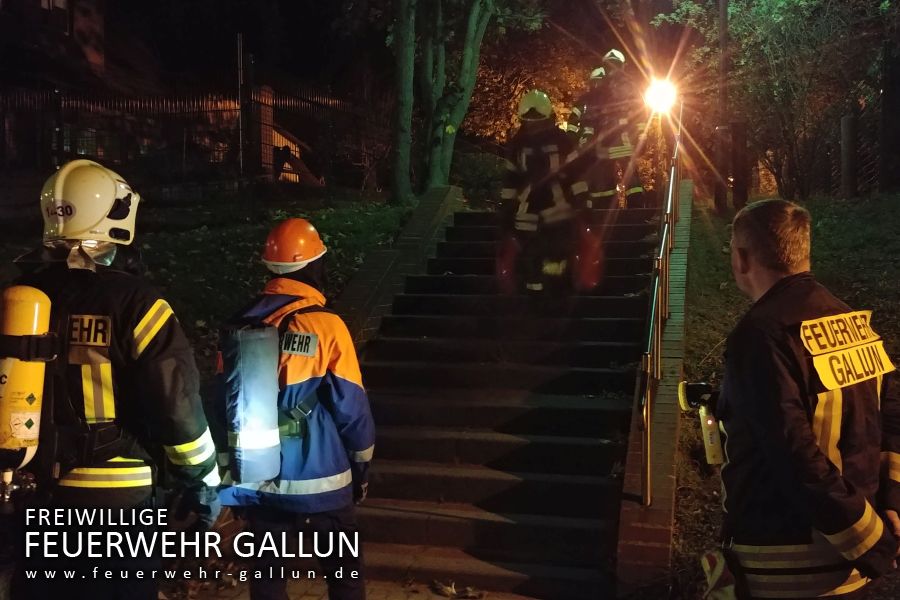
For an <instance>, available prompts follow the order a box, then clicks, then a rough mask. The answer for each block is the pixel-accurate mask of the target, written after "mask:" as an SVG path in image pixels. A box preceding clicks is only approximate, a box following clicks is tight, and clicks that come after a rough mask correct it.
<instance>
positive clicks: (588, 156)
mask: <svg viewBox="0 0 900 600" xmlns="http://www.w3.org/2000/svg"><path fill="white" fill-rule="evenodd" d="M642 107H643V104H642V101H641V95H640V93H638V91H637V86H635V85H634V83H633V81H632V80H631V78H630V77H629V74H628V73H627V72H626V70H625V55H624V54H622V52H620V51H619V50H610V51H609V52H607V53H606V55H605V56H604V57H603V66H602V67H597V68H596V69H594V70H593V71H592V72H591V77H590V80H589V84H588V91H587V92H586V93H585V94H584V95H583V96H582V97H581V98H579V100H578V102H576V103H575V106H573V107H572V110H571V113H570V115H569V123H568V126H567V132H568V134H569V136H570V139H572V140H573V142H574V143H577V144H578V146H579V157H580V160H579V163H580V164H582V165H583V169H584V173H585V178H586V180H587V182H588V185H589V187H590V192H589V194H590V198H589V206H590V207H592V208H625V207H626V206H630V207H632V208H634V207H639V206H641V205H642V203H643V193H644V188H643V185H642V184H641V181H640V178H639V177H638V173H637V167H636V163H635V156H636V155H637V154H638V153H639V147H640V143H639V142H640V140H641V138H642V137H643V135H644V131H643V130H644V127H645V124H644V122H643V120H642V118H641V116H642V115H643V108H642Z"/></svg>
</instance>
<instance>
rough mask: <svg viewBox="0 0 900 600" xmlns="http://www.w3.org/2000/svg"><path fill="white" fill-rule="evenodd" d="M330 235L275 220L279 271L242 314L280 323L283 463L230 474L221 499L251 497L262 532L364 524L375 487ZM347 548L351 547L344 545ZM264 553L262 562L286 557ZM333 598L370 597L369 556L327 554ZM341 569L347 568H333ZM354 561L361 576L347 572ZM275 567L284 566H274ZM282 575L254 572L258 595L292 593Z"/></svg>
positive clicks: (365, 411)
mask: <svg viewBox="0 0 900 600" xmlns="http://www.w3.org/2000/svg"><path fill="white" fill-rule="evenodd" d="M326 252H327V249H326V247H325V244H324V243H323V242H322V239H321V237H320V236H319V234H318V232H317V231H316V229H315V227H313V225H312V224H311V223H309V221H306V220H305V219H297V218H294V219H286V220H285V221H282V222H281V223H279V224H278V225H276V226H275V227H274V228H273V229H272V231H271V233H270V234H269V237H268V239H267V240H266V246H265V250H264V251H263V256H262V261H263V263H264V264H265V265H266V267H267V268H268V269H269V271H271V272H272V273H273V274H274V277H273V278H272V279H270V280H269V282H268V283H267V284H266V286H265V288H264V289H263V292H262V294H261V295H260V296H259V297H257V298H256V300H254V301H253V302H252V303H251V304H250V306H249V307H248V308H245V309H243V310H242V311H241V313H240V314H239V315H237V320H242V321H243V322H257V323H260V324H264V325H269V326H273V327H276V328H278V331H279V335H280V339H279V342H280V345H279V348H281V353H280V356H279V365H278V384H279V385H278V387H279V391H278V400H277V401H278V411H279V427H278V429H279V437H280V443H281V472H280V473H279V476H278V478H277V479H275V480H274V481H265V482H249V483H244V482H240V483H238V482H234V481H230V476H229V475H226V476H225V477H224V479H223V488H222V489H221V491H220V498H221V500H222V503H223V504H225V505H230V506H244V507H247V513H248V517H249V519H250V528H251V530H252V531H253V532H254V534H255V536H256V539H262V536H264V535H265V534H266V533H272V534H274V535H278V534H279V533H289V534H290V536H291V537H292V538H293V537H295V536H294V534H295V533H296V532H298V531H300V532H304V533H305V534H306V536H307V537H312V536H313V535H318V536H320V537H321V536H323V535H334V536H337V535H339V534H346V535H347V536H348V537H350V538H351V539H352V538H353V537H354V535H355V534H356V532H357V524H356V516H355V514H354V508H353V507H354V504H358V503H359V502H361V501H362V500H363V499H364V498H365V496H366V491H367V485H368V484H367V473H368V467H369V461H370V460H371V459H372V454H373V452H374V448H375V445H374V444H375V424H374V422H373V420H372V413H371V411H370V408H369V401H368V398H367V396H366V391H365V389H364V388H363V383H362V377H361V375H360V370H359V362H358V361H357V357H356V351H355V349H354V346H353V340H352V339H351V337H350V333H349V332H348V330H347V326H346V325H345V324H344V322H343V321H342V320H341V318H340V317H339V316H337V315H336V314H334V313H333V312H331V311H329V310H328V309H326V308H325V295H324V291H325V281H326V279H325V268H324V258H323V257H324V256H325V253H326ZM345 554H346V553H345ZM273 560H274V563H277V559H272V558H268V559H260V563H259V564H258V565H257V567H258V568H259V569H262V570H264V572H268V571H267V569H266V567H278V566H281V565H279V564H274V563H273ZM319 561H320V566H321V567H322V570H323V572H324V573H325V575H326V576H327V580H326V581H327V583H328V593H329V598H331V599H332V600H357V599H363V598H365V586H364V582H363V580H362V578H361V573H362V557H361V556H346V555H345V556H330V557H320V559H319ZM339 569H343V574H344V576H343V577H342V578H341V577H334V576H333V574H334V573H336V572H337V571H338V570H339ZM353 571H356V572H357V573H358V574H360V576H359V577H357V578H353V577H348V574H349V573H350V572H353ZM276 572H277V571H276ZM285 585H286V581H285V580H283V579H278V578H275V579H265V580H253V581H252V582H251V585H250V597H251V598H252V599H253V600H261V599H268V598H284V597H285Z"/></svg>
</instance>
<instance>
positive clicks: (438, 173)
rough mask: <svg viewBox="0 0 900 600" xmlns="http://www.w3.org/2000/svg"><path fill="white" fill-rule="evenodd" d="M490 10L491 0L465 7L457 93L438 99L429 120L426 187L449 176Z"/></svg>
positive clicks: (446, 179) (492, 4)
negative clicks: (430, 133) (434, 116)
mask: <svg viewBox="0 0 900 600" xmlns="http://www.w3.org/2000/svg"><path fill="white" fill-rule="evenodd" d="M494 10H495V7H494V2H493V0H472V5H471V7H470V8H469V16H468V19H467V20H466V33H465V38H464V41H463V51H462V58H461V61H460V68H459V76H458V79H457V81H456V86H455V88H456V90H457V92H456V93H455V94H453V95H452V96H451V97H446V96H445V97H444V98H442V100H446V102H440V101H439V102H438V104H437V108H438V113H439V114H438V115H437V116H438V117H439V118H437V119H435V120H434V121H433V123H434V124H433V126H432V131H433V132H434V134H435V136H436V139H434V140H432V154H431V160H430V164H429V170H428V183H427V187H428V188H429V189H430V188H433V187H439V186H444V185H447V182H448V181H449V179H450V168H451V166H452V164H453V149H454V147H455V145H456V135H457V132H458V131H459V127H460V125H462V121H463V119H464V118H465V116H466V112H467V111H468V110H469V103H470V102H471V100H472V92H473V91H474V90H475V80H476V78H477V76H478V62H479V60H480V58H481V43H482V41H483V40H484V34H485V31H486V30H487V27H488V24H489V23H490V21H491V18H492V17H493V16H494ZM439 127H440V128H439Z"/></svg>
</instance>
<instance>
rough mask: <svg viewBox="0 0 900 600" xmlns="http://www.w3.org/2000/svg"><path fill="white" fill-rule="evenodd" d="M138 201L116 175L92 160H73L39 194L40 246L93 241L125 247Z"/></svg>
mask: <svg viewBox="0 0 900 600" xmlns="http://www.w3.org/2000/svg"><path fill="white" fill-rule="evenodd" d="M140 199H141V197H140V196H139V195H138V194H137V193H136V192H135V191H133V190H132V189H131V186H129V185H128V183H127V182H126V181H125V180H124V179H122V177H121V176H120V175H118V174H117V173H115V172H114V171H111V170H109V169H107V168H106V167H104V166H103V165H101V164H99V163H96V162H94V161H92V160H73V161H71V162H68V163H66V164H64V165H63V166H62V167H61V168H60V169H59V170H58V171H57V172H56V173H54V174H53V175H51V176H50V178H49V179H47V181H46V183H44V188H43V189H42V190H41V216H42V217H43V218H44V242H52V241H56V240H94V241H97V242H112V243H114V244H123V245H128V244H131V242H132V241H134V222H135V219H136V218H137V206H138V203H139V202H140Z"/></svg>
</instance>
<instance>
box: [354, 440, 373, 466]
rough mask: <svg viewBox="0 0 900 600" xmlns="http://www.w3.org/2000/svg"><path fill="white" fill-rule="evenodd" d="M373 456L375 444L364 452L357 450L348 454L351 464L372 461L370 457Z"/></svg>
mask: <svg viewBox="0 0 900 600" xmlns="http://www.w3.org/2000/svg"><path fill="white" fill-rule="evenodd" d="M374 455H375V444H372V445H371V446H369V447H368V448H366V449H365V450H359V451H357V452H352V453H351V454H350V458H351V459H352V460H353V462H369V461H370V460H372V457H373V456H374Z"/></svg>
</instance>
